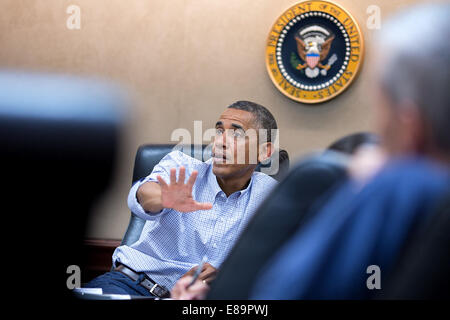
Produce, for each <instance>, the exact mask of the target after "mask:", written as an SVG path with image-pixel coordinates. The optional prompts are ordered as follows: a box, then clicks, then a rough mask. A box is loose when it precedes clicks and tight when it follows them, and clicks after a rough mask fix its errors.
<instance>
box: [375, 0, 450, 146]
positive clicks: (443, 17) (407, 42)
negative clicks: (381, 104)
mask: <svg viewBox="0 0 450 320" xmlns="http://www.w3.org/2000/svg"><path fill="white" fill-rule="evenodd" d="M376 40H377V41H376V42H375V44H376V46H377V48H378V49H379V50H380V49H381V50H383V52H382V57H383V60H382V61H383V63H384V65H383V68H382V69H381V71H380V72H381V75H380V76H381V78H380V80H381V83H380V85H381V87H382V89H383V91H384V92H385V93H386V94H387V95H388V97H389V98H390V99H391V100H392V102H393V103H394V104H400V103H401V102H405V101H410V102H412V103H414V104H415V105H416V106H417V107H418V108H419V110H420V112H421V114H422V115H423V116H424V118H425V119H426V121H428V122H429V124H430V126H431V128H432V131H433V135H434V139H436V143H437V144H438V145H439V147H440V148H443V149H444V150H450V134H449V128H450V89H449V84H450V4H428V5H418V6H414V7H412V8H410V9H407V10H405V11H403V12H402V13H400V14H397V15H395V16H394V17H393V18H391V19H390V20H389V21H388V22H386V23H385V24H383V26H382V30H381V32H380V33H379V34H378V37H377V39H376Z"/></svg>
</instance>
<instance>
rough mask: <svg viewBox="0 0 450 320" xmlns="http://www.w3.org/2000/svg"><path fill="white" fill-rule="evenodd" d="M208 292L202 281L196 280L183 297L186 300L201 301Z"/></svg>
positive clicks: (207, 287)
mask: <svg viewBox="0 0 450 320" xmlns="http://www.w3.org/2000/svg"><path fill="white" fill-rule="evenodd" d="M208 291H209V286H208V285H207V284H205V283H203V281H200V280H197V281H196V282H195V283H194V284H193V285H192V286H191V287H189V288H188V290H187V292H186V294H185V295H183V296H184V298H185V299H187V300H201V299H204V298H205V297H206V294H207V292H208Z"/></svg>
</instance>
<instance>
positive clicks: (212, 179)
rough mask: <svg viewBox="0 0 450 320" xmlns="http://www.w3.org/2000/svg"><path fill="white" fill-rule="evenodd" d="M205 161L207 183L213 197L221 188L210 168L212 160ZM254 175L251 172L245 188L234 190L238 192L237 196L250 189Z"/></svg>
mask: <svg viewBox="0 0 450 320" xmlns="http://www.w3.org/2000/svg"><path fill="white" fill-rule="evenodd" d="M207 162H209V170H208V185H209V186H210V187H211V188H212V195H213V196H214V199H215V198H216V196H217V194H218V193H220V192H223V190H222V188H220V186H219V183H218V182H217V177H216V175H215V174H214V173H213V171H212V168H213V164H212V161H207ZM254 175H255V173H253V174H252V176H251V177H250V182H249V183H248V186H247V188H245V189H243V190H239V191H236V192H235V193H237V194H238V196H241V195H243V194H246V193H247V192H249V191H250V189H251V187H252V184H253V180H254ZM224 194H225V193H224ZM214 199H212V201H214Z"/></svg>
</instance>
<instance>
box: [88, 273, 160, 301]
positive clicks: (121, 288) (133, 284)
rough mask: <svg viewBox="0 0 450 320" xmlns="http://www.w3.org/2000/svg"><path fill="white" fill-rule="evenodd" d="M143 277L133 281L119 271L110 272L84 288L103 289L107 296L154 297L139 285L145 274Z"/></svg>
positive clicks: (93, 280)
mask: <svg viewBox="0 0 450 320" xmlns="http://www.w3.org/2000/svg"><path fill="white" fill-rule="evenodd" d="M141 277H142V278H139V279H138V280H137V281H133V280H131V279H130V278H129V277H127V276H126V275H124V274H122V273H120V272H119V271H110V272H107V273H105V274H102V275H101V276H98V277H97V278H94V279H92V280H91V281H89V282H88V283H86V284H85V285H83V288H102V290H103V293H105V294H128V295H133V296H150V297H151V296H153V295H152V294H151V293H150V292H149V291H148V290H147V289H146V288H144V287H143V286H141V285H140V284H139V283H140V282H141V281H142V280H143V277H144V274H142V275H141Z"/></svg>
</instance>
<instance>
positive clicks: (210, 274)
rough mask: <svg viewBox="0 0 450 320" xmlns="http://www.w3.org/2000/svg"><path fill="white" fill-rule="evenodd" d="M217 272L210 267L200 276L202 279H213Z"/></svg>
mask: <svg viewBox="0 0 450 320" xmlns="http://www.w3.org/2000/svg"><path fill="white" fill-rule="evenodd" d="M216 274H217V271H216V270H211V269H208V270H205V271H203V272H202V273H200V275H199V276H198V278H199V279H200V280H207V281H212V280H213V279H214V278H215V277H216Z"/></svg>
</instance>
